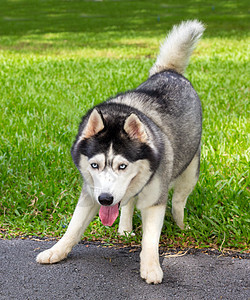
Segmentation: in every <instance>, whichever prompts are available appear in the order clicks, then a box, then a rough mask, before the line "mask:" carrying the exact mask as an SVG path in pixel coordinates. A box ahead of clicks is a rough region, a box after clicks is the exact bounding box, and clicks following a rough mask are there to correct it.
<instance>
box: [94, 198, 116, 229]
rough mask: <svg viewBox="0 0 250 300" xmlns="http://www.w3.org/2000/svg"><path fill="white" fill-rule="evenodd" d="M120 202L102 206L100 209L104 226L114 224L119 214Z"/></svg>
mask: <svg viewBox="0 0 250 300" xmlns="http://www.w3.org/2000/svg"><path fill="white" fill-rule="evenodd" d="M119 207H120V203H117V204H115V205H113V206H101V207H100V210H99V217H100V219H101V222H102V224H103V225H104V226H112V225H113V223H114V222H115V220H116V219H117V217H118V216H119Z"/></svg>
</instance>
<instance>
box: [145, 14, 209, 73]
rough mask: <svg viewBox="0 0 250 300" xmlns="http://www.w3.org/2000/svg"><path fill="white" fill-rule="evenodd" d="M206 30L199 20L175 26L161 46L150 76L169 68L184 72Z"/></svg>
mask: <svg viewBox="0 0 250 300" xmlns="http://www.w3.org/2000/svg"><path fill="white" fill-rule="evenodd" d="M204 30H205V27H204V25H203V24H202V23H201V22H199V21H197V20H194V21H186V22H182V23H181V24H180V25H177V26H174V27H173V29H172V30H171V31H170V33H169V34H168V36H167V37H166V39H165V41H164V43H163V44H162V46H161V48H160V54H159V55H158V57H157V60H156V62H155V64H154V65H153V67H152V68H151V70H150V76H152V75H154V74H156V73H159V72H161V71H164V70H169V69H171V70H174V71H176V72H178V73H180V74H183V73H184V71H185V69H186V67H187V65H188V61H189V57H190V55H191V54H192V52H193V50H194V48H195V46H196V44H197V42H198V41H199V39H200V38H201V36H202V33H203V31H204Z"/></svg>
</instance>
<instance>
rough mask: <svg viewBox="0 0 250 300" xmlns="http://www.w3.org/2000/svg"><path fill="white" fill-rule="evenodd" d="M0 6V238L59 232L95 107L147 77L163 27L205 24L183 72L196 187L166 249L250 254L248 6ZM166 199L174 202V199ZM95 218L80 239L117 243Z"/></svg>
mask: <svg viewBox="0 0 250 300" xmlns="http://www.w3.org/2000/svg"><path fill="white" fill-rule="evenodd" d="M0 6H1V9H0V108H1V114H0V124H1V127H0V130H1V142H0V145H1V147H0V191H1V198H0V237H2V238H8V237H13V236H18V235H36V236H52V235H53V236H57V237H58V236H61V235H62V234H63V232H64V231H65V230H66V227H67V225H68V223H69V221H70V218H71V216H72V213H73V210H74V207H75V205H76V203H77V199H78V196H79V194H80V190H81V184H82V180H81V178H80V174H79V173H78V171H77V169H76V168H75V166H74V164H73V162H72V159H71V156H70V147H71V145H72V143H73V141H74V138H75V135H76V133H77V129H78V124H79V122H80V119H81V116H82V115H83V114H84V113H85V112H86V111H87V110H88V109H89V108H91V107H92V106H93V105H94V104H97V103H100V102H102V101H104V100H105V99H107V98H108V97H110V96H112V95H115V94H116V93H118V92H121V91H125V90H127V89H132V88H134V87H136V86H137V85H138V84H140V83H141V82H142V81H143V80H146V78H147V76H148V71H149V69H150V67H151V66H152V64H153V62H154V58H155V57H156V55H157V52H158V47H159V44H160V42H161V41H162V40H163V38H164V37H165V34H166V31H167V30H169V29H170V28H171V26H172V25H173V24H176V23H178V22H180V21H181V20H186V19H194V18H198V19H200V20H201V21H203V22H204V23H205V24H206V25H207V30H206V32H205V35H204V38H203V39H202V41H201V42H200V43H199V45H198V47H197V49H196V50H195V52H194V54H193V57H192V59H191V62H190V65H189V67H188V69H187V72H186V77H187V78H188V79H189V80H191V82H192V84H193V86H194V87H195V89H196V90H197V92H198V94H199V95H200V98H201V101H202V106H203V144H202V161H201V175H200V180H199V182H198V184H197V186H196V188H195V190H194V191H193V193H192V194H191V195H190V197H189V201H188V204H187V208H186V221H187V222H188V223H189V225H190V227H191V229H190V230H188V231H181V230H180V229H178V227H177V226H176V225H175V224H174V222H173V219H172V216H171V213H170V211H171V202H169V206H168V209H167V211H166V218H165V224H164V228H163V233H162V238H161V243H162V245H164V246H167V247H187V246H189V247H215V248H218V249H220V250H223V249H227V248H230V249H241V250H243V251H246V250H247V249H248V248H249V219H250V217H249V212H250V209H249V181H248V180H249V179H248V177H249V120H248V113H247V111H249V89H248V84H249V74H250V70H249V43H250V38H249V33H248V29H249V17H248V15H247V10H248V1H217V2H210V1H208V2H207V1H192V2H191V1H190V3H188V4H187V1H184V0H176V1H164V0H162V1H149V0H146V1H137V0H135V1H124V0H121V1H111V0H110V1H61V0H60V1H59V0H55V1H38V0H37V1H33V0H12V1H11V0H3V1H1V4H0ZM170 198H171V197H170ZM117 227H118V220H117V221H116V222H115V224H114V226H113V227H111V228H108V227H104V226H102V225H101V224H100V221H99V218H98V217H96V218H95V219H94V221H93V222H92V223H91V225H90V226H89V228H88V230H87V232H86V234H85V238H86V239H90V240H92V239H93V240H96V239H99V240H102V241H105V242H106V243H114V242H117V241H120V240H122V242H123V243H126V244H131V243H132V244H133V243H136V244H137V243H138V242H139V241H140V236H141V220H140V214H139V212H136V213H135V215H134V232H135V233H136V236H135V237H128V238H123V239H121V238H120V237H118V236H117V233H116V232H117Z"/></svg>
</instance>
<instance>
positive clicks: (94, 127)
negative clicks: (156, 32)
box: [82, 109, 104, 139]
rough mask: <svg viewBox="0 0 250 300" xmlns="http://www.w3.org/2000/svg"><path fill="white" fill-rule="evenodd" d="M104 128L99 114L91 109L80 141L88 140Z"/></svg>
mask: <svg viewBox="0 0 250 300" xmlns="http://www.w3.org/2000/svg"><path fill="white" fill-rule="evenodd" d="M103 128H104V124H103V120H102V117H101V115H100V113H99V112H98V111H97V110H96V109H93V111H92V113H91V114H90V116H89V119H88V123H87V125H86V127H85V129H84V131H83V134H82V139H88V138H90V137H92V136H94V135H96V134H97V133H98V132H100V131H101V130H102V129H103Z"/></svg>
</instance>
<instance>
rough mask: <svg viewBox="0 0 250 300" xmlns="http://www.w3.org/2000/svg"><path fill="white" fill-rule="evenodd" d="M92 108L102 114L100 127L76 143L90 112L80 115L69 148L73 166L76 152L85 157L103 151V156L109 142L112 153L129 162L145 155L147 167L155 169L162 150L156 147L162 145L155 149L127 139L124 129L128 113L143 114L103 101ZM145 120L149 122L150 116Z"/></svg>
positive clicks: (77, 157)
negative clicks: (102, 127)
mask: <svg viewBox="0 0 250 300" xmlns="http://www.w3.org/2000/svg"><path fill="white" fill-rule="evenodd" d="M96 109H97V110H98V112H99V113H100V114H101V116H102V118H103V122H104V129H103V130H101V131H100V132H99V133H98V134H96V135H95V136H93V137H90V138H88V139H83V140H82V141H80V142H79V143H78V144H77V141H78V139H79V137H80V135H81V131H82V130H83V128H84V126H85V124H86V123H87V121H86V118H87V119H88V117H89V115H90V113H91V112H90V113H88V114H87V116H86V117H84V118H83V120H82V123H81V124H80V126H79V133H78V135H77V137H76V141H75V143H74V145H73V146H72V149H71V153H72V158H73V160H74V162H75V164H76V166H77V167H79V160H80V154H83V155H85V156H87V157H88V158H89V159H90V158H91V157H93V156H95V155H97V154H100V153H103V154H105V156H106V155H107V154H108V151H109V149H110V146H111V145H112V149H113V151H114V155H117V154H119V155H122V156H124V157H125V158H126V159H127V160H128V161H129V162H135V161H137V160H142V159H146V160H148V161H149V162H150V168H151V171H152V172H155V171H156V169H157V168H158V166H159V162H160V159H161V153H162V151H161V149H160V148H162V145H161V146H160V147H159V150H158V151H155V150H153V149H152V148H151V147H150V146H149V145H147V144H146V143H141V142H139V141H138V140H135V139H130V137H129V136H128V134H127V133H126V132H125V131H124V123H125V120H126V119H127V117H128V116H129V115H130V114H131V113H136V115H137V116H138V117H139V118H141V119H143V118H145V116H142V114H141V113H140V112H138V111H137V110H135V109H131V108H130V107H128V106H127V105H121V104H116V103H107V102H105V103H103V104H100V105H99V106H97V107H96ZM117 111H118V112H117ZM147 121H148V122H152V121H150V120H147ZM154 126H156V125H154ZM157 143H158V144H159V145H160V142H159V141H158V142H157ZM157 143H156V144H157ZM76 145H77V146H76Z"/></svg>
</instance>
